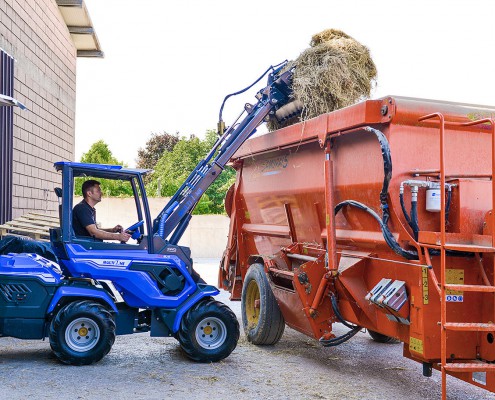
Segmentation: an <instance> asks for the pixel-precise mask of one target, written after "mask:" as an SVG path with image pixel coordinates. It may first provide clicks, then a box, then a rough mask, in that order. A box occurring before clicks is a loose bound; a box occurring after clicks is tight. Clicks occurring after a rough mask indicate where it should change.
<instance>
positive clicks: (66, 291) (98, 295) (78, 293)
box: [47, 286, 118, 314]
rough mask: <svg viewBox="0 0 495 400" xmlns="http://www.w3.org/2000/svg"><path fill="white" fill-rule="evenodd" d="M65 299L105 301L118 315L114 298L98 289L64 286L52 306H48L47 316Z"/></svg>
mask: <svg viewBox="0 0 495 400" xmlns="http://www.w3.org/2000/svg"><path fill="white" fill-rule="evenodd" d="M64 297H78V298H84V299H98V300H103V301H104V302H105V303H106V304H108V305H109V306H110V307H111V308H112V310H113V311H115V312H116V313H118V311H117V307H115V303H114V302H113V300H112V298H111V297H110V296H109V295H108V294H107V293H105V292H103V291H101V290H96V289H88V288H82V287H74V286H62V287H59V288H58V289H57V291H56V292H55V295H54V296H53V299H52V301H51V302H50V305H49V306H48V310H47V314H49V313H51V312H52V311H53V310H54V309H55V307H56V306H57V304H58V302H59V301H60V299H62V298H64Z"/></svg>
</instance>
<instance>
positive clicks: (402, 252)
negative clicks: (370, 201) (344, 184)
mask: <svg viewBox="0 0 495 400" xmlns="http://www.w3.org/2000/svg"><path fill="white" fill-rule="evenodd" d="M344 206H352V207H356V208H359V209H360V210H363V211H366V212H367V213H368V214H370V215H371V216H372V217H373V218H374V219H375V220H376V222H378V224H379V225H380V229H381V230H382V234H383V238H384V239H385V242H386V243H387V244H388V245H389V247H390V248H391V249H392V250H393V251H394V252H395V253H396V254H398V255H399V256H402V257H404V258H406V259H408V260H417V259H418V253H417V252H416V251H414V250H406V249H403V248H402V247H400V245H399V243H397V241H396V240H395V238H394V235H392V232H390V229H389V228H388V226H387V225H385V223H384V222H383V220H382V219H381V218H380V216H379V215H378V214H377V213H376V212H375V211H374V210H372V209H371V208H369V207H368V206H367V205H365V204H363V203H360V202H358V201H355V200H345V201H342V202H340V203H339V204H337V205H336V206H335V214H337V213H338V212H339V211H340V210H341V209H342V207H344Z"/></svg>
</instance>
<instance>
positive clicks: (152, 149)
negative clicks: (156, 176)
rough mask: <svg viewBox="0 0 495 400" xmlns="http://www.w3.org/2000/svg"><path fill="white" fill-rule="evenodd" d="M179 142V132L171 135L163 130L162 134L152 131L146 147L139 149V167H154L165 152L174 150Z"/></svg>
mask: <svg viewBox="0 0 495 400" xmlns="http://www.w3.org/2000/svg"><path fill="white" fill-rule="evenodd" d="M178 142H179V133H176V134H175V135H171V134H170V133H167V132H163V133H161V134H158V133H152V134H151V138H150V139H149V140H148V141H147V142H146V146H145V147H144V149H142V148H141V149H139V150H138V159H137V163H136V166H137V168H143V169H153V168H155V165H156V164H157V163H158V161H159V160H160V158H161V157H162V156H163V153H165V152H167V151H172V150H173V148H174V147H175V145H176V144H177V143H178Z"/></svg>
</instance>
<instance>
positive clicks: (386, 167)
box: [335, 126, 419, 260]
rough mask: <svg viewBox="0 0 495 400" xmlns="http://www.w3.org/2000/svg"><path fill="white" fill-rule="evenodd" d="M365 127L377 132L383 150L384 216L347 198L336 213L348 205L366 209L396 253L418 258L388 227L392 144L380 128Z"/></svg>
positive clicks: (338, 205) (366, 129)
mask: <svg viewBox="0 0 495 400" xmlns="http://www.w3.org/2000/svg"><path fill="white" fill-rule="evenodd" d="M363 129H364V130H365V131H368V132H371V133H373V134H375V136H376V137H377V139H378V142H379V143H380V148H381V150H382V157H383V172H384V177H383V185H382V190H381V191H380V206H381V209H382V217H381V218H380V216H379V215H378V214H377V213H376V212H375V211H373V210H372V209H371V208H369V207H368V206H366V205H364V204H363V203H360V202H358V201H355V200H346V201H343V202H341V203H339V204H337V206H336V207H335V214H337V213H338V212H339V211H340V210H341V209H342V207H344V206H346V205H349V206H353V207H357V208H359V209H361V210H363V211H366V212H367V213H369V214H370V215H371V216H372V217H373V218H375V219H376V220H377V222H378V223H379V224H380V228H381V230H382V234H383V237H384V239H385V242H387V244H388V245H389V246H390V248H391V249H392V250H393V251H394V252H395V253H396V254H398V255H400V256H402V257H404V258H406V259H408V260H417V259H418V258H419V257H418V252H417V251H414V250H406V249H403V248H402V247H400V245H399V243H397V241H396V240H395V238H394V235H393V234H392V232H390V229H389V227H388V220H389V219H390V210H389V208H388V202H387V200H388V186H389V184H390V179H391V178H392V156H391V155H390V146H389V143H388V140H387V138H386V136H385V135H384V134H383V133H382V132H380V131H379V130H378V129H374V128H371V127H370V126H365V127H364V128H363Z"/></svg>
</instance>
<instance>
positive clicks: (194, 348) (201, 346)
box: [177, 298, 239, 362]
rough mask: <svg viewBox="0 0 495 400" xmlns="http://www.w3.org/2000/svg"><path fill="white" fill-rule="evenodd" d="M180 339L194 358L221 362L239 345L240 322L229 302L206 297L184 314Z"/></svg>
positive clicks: (178, 336) (190, 356) (199, 360)
mask: <svg viewBox="0 0 495 400" xmlns="http://www.w3.org/2000/svg"><path fill="white" fill-rule="evenodd" d="M177 339H178V340H179V343H180V346H181V347H182V350H184V352H185V353H186V355H187V356H188V357H189V358H190V359H191V360H194V361H198V362H216V361H220V360H223V359H224V358H226V357H228V356H229V355H230V353H232V351H233V350H234V349H235V348H236V346H237V341H238V340H239V322H237V318H236V316H235V314H234V313H233V312H232V310H231V309H230V308H229V307H227V306H226V305H225V304H223V303H220V302H219V301H215V300H213V299H211V298H208V299H204V300H201V301H200V302H198V303H197V304H195V305H194V306H193V307H192V308H191V309H190V310H189V311H188V312H187V313H186V314H185V315H184V317H183V318H182V321H181V324H180V329H179V332H178V335H177Z"/></svg>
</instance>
